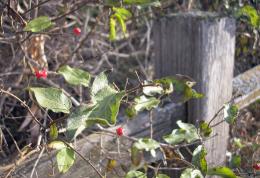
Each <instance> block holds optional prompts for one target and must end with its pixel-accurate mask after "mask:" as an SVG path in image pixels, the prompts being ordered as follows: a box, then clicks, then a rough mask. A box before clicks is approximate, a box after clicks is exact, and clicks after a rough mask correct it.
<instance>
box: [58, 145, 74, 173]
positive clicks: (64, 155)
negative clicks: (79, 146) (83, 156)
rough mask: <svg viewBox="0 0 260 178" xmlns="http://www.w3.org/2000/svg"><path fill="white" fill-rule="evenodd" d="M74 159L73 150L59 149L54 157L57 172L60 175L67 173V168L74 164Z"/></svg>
mask: <svg viewBox="0 0 260 178" xmlns="http://www.w3.org/2000/svg"><path fill="white" fill-rule="evenodd" d="M75 158H76V157H75V153H74V150H73V149H71V148H63V149H61V150H60V151H59V152H58V153H57V155H56V159H57V164H58V169H59V171H60V172H61V173H65V172H67V171H68V170H69V168H70V167H71V166H72V165H73V164H74V161H75Z"/></svg>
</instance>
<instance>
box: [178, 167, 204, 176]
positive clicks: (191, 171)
mask: <svg viewBox="0 0 260 178" xmlns="http://www.w3.org/2000/svg"><path fill="white" fill-rule="evenodd" d="M180 178H204V176H203V175H202V174H201V172H200V170H197V169H192V168H187V169H185V170H184V171H183V172H182V173H181V177H180Z"/></svg>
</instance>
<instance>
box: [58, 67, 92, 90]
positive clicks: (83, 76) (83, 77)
mask: <svg viewBox="0 0 260 178" xmlns="http://www.w3.org/2000/svg"><path fill="white" fill-rule="evenodd" d="M58 73H60V74H62V75H63V77H64V78H65V80H66V81H67V82H68V83H69V84H72V85H83V86H85V87H88V86H89V82H90V79H91V75H90V74H89V73H88V72H86V71H84V70H81V69H77V68H71V67H70V66H68V65H65V66H62V67H61V68H60V69H59V70H58Z"/></svg>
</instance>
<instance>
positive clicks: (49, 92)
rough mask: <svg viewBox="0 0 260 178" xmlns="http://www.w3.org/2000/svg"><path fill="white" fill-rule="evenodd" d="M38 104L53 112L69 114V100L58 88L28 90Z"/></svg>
mask: <svg viewBox="0 0 260 178" xmlns="http://www.w3.org/2000/svg"><path fill="white" fill-rule="evenodd" d="M30 90H31V91H33V92H34V95H35V98H36V100H37V102H38V104H39V105H40V106H42V107H44V108H47V109H50V110H52V111H53V112H63V113H69V112H70V108H71V106H72V104H71V100H70V99H69V98H68V97H67V96H66V95H65V94H64V93H63V92H62V90H61V89H58V88H30Z"/></svg>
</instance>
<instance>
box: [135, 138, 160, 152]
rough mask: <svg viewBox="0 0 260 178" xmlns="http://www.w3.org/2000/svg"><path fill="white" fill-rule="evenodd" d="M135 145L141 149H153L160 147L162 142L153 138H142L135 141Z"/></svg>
mask: <svg viewBox="0 0 260 178" xmlns="http://www.w3.org/2000/svg"><path fill="white" fill-rule="evenodd" d="M134 147H136V148H137V149H139V150H145V151H151V150H155V149H157V148H159V147H160V144H159V143H158V142H157V141H155V140H153V139H151V138H141V139H138V141H137V142H135V143H134Z"/></svg>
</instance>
